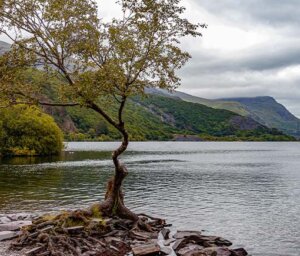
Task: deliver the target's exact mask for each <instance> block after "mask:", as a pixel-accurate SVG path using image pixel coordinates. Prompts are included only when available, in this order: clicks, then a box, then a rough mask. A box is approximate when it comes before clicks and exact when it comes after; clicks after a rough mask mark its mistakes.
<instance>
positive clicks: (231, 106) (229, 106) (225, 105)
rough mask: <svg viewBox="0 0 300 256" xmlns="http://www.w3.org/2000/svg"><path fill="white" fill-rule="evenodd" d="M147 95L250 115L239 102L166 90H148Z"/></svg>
mask: <svg viewBox="0 0 300 256" xmlns="http://www.w3.org/2000/svg"><path fill="white" fill-rule="evenodd" d="M146 93H149V94H157V95H162V96H165V97H173V98H179V99H182V100H184V101H187V102H193V103H199V104H202V105H205V106H208V107H211V108H216V109H226V110H229V111H232V112H235V113H237V114H239V115H242V116H247V115H249V112H248V111H247V110H246V109H245V107H244V106H243V105H241V104H240V103H238V102H229V101H221V100H209V99H204V98H200V97H197V96H193V95H190V94H187V93H184V92H180V91H174V92H168V91H166V90H162V89H152V88H151V89H146Z"/></svg>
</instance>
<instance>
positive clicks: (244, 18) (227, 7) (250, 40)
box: [98, 0, 300, 117]
mask: <svg viewBox="0 0 300 256" xmlns="http://www.w3.org/2000/svg"><path fill="white" fill-rule="evenodd" d="M98 2H99V8H100V15H101V16H103V17H105V18H107V19H109V18H110V17H112V16H114V15H117V11H116V10H117V8H116V6H114V4H113V3H112V2H113V1H111V0H98ZM182 3H183V4H184V5H185V6H186V8H187V11H186V15H187V17H189V18H190V19H191V20H192V21H193V22H197V23H198V22H200V23H206V24H208V29H207V30H205V31H203V37H202V38H200V39H194V38H191V39H188V40H185V41H184V43H183V47H184V48H185V49H187V50H188V51H190V53H191V54H192V56H193V58H192V59H191V60H190V61H189V63H188V64H187V65H186V66H185V67H184V68H183V69H182V70H181V71H180V76H181V78H182V86H181V87H180V88H179V90H181V91H184V92H187V93H190V94H193V95H196V96H199V97H204V98H224V97H252V96H273V97H274V98H276V99H277V100H278V101H279V102H280V103H282V104H284V105H285V106H286V107H287V108H288V109H289V110H290V111H291V112H292V113H294V114H295V115H297V116H298V117H300V13H299V10H300V1H299V0H285V1H282V0H221V1H213V0H182Z"/></svg>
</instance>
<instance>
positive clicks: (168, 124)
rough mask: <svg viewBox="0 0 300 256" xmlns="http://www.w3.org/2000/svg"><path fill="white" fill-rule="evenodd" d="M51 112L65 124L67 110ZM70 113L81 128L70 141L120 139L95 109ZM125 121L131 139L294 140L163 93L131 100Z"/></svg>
mask: <svg viewBox="0 0 300 256" xmlns="http://www.w3.org/2000/svg"><path fill="white" fill-rule="evenodd" d="M115 107H116V106H114V104H112V103H111V104H110V105H109V107H108V108H107V109H106V111H107V112H109V113H111V114H112V113H113V112H115ZM48 112H50V113H52V114H53V116H54V118H55V119H56V120H57V122H58V123H59V124H61V125H62V121H63V120H64V119H65V118H66V115H65V113H62V114H63V115H64V118H61V116H60V115H61V114H60V113H59V112H57V111H56V112H54V111H49V110H48ZM67 113H68V118H69V119H70V120H72V122H73V125H74V126H75V127H76V129H77V131H76V132H74V130H71V131H69V130H66V129H65V133H66V134H67V138H68V139H70V140H86V139H92V140H97V139H100V140H110V139H112V140H116V139H119V138H120V135H119V134H118V133H117V132H116V131H115V129H113V128H112V127H111V126H110V125H108V124H106V123H105V122H104V120H103V119H102V118H101V117H100V116H99V114H97V113H95V112H92V111H90V110H87V109H84V108H79V107H78V108H77V107H76V108H68V109H67ZM125 120H126V126H127V129H128V131H129V134H130V136H131V140H201V139H204V140H293V138H292V137H289V136H286V135H284V134H283V133H282V132H280V131H278V130H276V129H269V128H267V127H266V126H263V125H261V124H259V123H258V122H256V121H254V120H253V119H252V118H250V117H243V116H240V115H238V114H236V113H233V112H230V111H227V110H219V109H213V108H210V107H207V106H204V105H200V104H197V103H190V102H185V101H183V100H181V99H177V98H172V97H163V96H159V95H149V96H148V97H146V98H142V97H135V98H133V99H131V100H130V101H129V102H128V104H127V109H126V111H125ZM62 127H64V126H63V125H62ZM65 128H66V127H65Z"/></svg>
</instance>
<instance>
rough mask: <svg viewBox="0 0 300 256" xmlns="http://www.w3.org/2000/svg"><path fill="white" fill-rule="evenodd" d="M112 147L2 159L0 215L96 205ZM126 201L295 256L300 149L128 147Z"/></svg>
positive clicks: (299, 235) (258, 248)
mask: <svg viewBox="0 0 300 256" xmlns="http://www.w3.org/2000/svg"><path fill="white" fill-rule="evenodd" d="M115 147H116V143H69V144H68V146H67V149H66V152H65V153H64V154H63V155H62V156H60V157H56V158H14V159H3V160H2V162H1V164H0V213H6V212H32V211H35V212H44V211H53V210H59V209H65V208H70V209H74V208H79V207H82V206H88V205H89V204H91V203H92V202H94V201H95V200H98V199H101V198H102V197H103V194H104V190H105V183H106V181H107V179H108V178H109V177H110V175H111V171H112V165H111V161H110V160H109V159H110V152H109V151H110V150H111V149H113V148H115ZM123 159H124V160H125V161H126V162H127V165H128V169H129V170H130V175H129V176H128V178H127V180H126V184H125V190H126V201H127V204H128V206H130V207H131V208H132V209H133V210H134V211H136V212H148V213H151V214H154V215H159V216H162V217H165V218H167V219H168V221H169V222H171V223H173V224H174V225H175V226H176V227H178V228H180V229H197V230H205V231H206V233H207V234H217V235H221V236H224V237H226V238H228V239H229V240H231V241H233V242H234V244H235V246H242V247H245V248H246V249H247V250H248V251H249V252H250V253H251V254H252V255H261V256H270V255H272V256H273V255H278V256H279V255H280V256H299V255H300V143H203V142H200V143H199V142H146V143H131V145H130V149H129V152H128V153H127V154H126V155H125V156H124V157H123Z"/></svg>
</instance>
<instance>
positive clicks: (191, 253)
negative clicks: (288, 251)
mask: <svg viewBox="0 0 300 256" xmlns="http://www.w3.org/2000/svg"><path fill="white" fill-rule="evenodd" d="M147 217H148V216H144V217H143V218H145V220H146V221H148V224H149V225H151V227H153V230H152V231H136V230H133V229H132V227H133V223H131V222H130V221H126V220H121V219H115V218H114V219H104V220H103V219H102V220H101V223H103V221H104V222H105V223H106V225H107V226H108V227H109V229H107V231H106V232H104V233H102V234H101V235H99V234H97V235H96V234H95V235H91V236H88V237H84V236H82V233H83V232H84V231H83V230H84V227H83V226H74V227H69V228H67V229H66V232H68V235H69V236H70V238H71V239H72V241H73V240H74V241H75V238H76V239H77V238H78V241H81V240H82V241H85V244H86V246H83V247H81V248H79V245H78V248H77V247H75V246H74V248H75V249H74V250H73V251H72V250H70V254H68V253H65V254H63V255H78V256H89V255H95V256H100V255H101V256H124V255H128V256H131V255H133V256H151V255H153V256H156V255H169V256H177V255H178V256H246V255H248V254H247V252H246V251H245V250H244V249H243V248H238V249H232V248H231V245H232V243H231V242H230V241H228V240H226V239H224V238H221V237H219V236H206V235H203V234H202V233H201V232H200V231H181V230H174V229H170V228H169V227H170V226H171V225H167V224H166V223H165V222H162V221H161V220H159V219H150V218H149V219H147ZM37 218H38V216H37V215H32V214H24V213H21V214H8V215H0V255H1V256H21V255H25V256H35V255H36V256H45V255H54V254H51V253H50V252H49V251H47V250H45V246H44V245H43V244H34V245H33V246H31V247H24V248H20V250H15V249H16V248H17V247H14V250H10V249H9V248H10V246H11V244H14V243H16V241H18V239H20V238H18V237H21V235H22V234H24V232H26V231H25V230H26V226H29V225H31V224H32V222H35V220H36V219H37ZM93 221H94V222H95V223H97V221H100V220H99V219H98V220H96V219H95V220H93ZM51 225H52V224H51V222H48V225H47V226H43V227H41V229H40V230H35V232H36V231H39V232H40V233H39V234H40V235H41V234H42V235H45V234H47V232H48V231H49V230H51V229H52V228H54V227H53V226H51ZM24 227H25V228H24ZM43 232H44V233H43ZM36 233H37V232H36ZM79 237H80V238H79ZM83 239H84V240H83ZM18 242H19V241H18ZM75 243H78V242H75ZM58 255H59V254H58ZM60 255H61V254H60Z"/></svg>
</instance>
